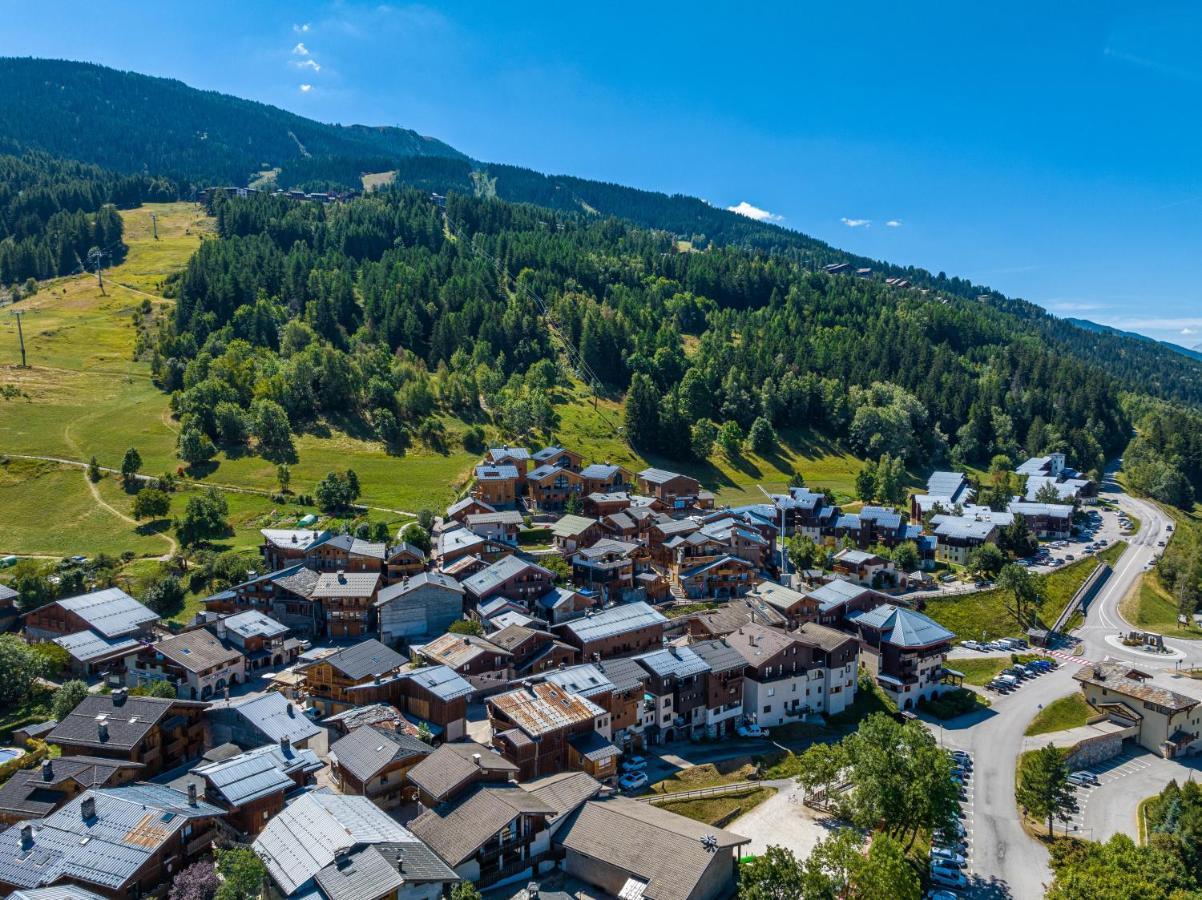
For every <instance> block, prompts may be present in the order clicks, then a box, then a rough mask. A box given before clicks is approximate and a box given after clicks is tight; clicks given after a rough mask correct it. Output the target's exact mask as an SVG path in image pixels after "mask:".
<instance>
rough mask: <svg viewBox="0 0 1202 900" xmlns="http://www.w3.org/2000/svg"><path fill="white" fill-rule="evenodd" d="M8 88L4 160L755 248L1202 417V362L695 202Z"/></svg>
mask: <svg viewBox="0 0 1202 900" xmlns="http://www.w3.org/2000/svg"><path fill="white" fill-rule="evenodd" d="M0 83H3V84H4V85H5V88H6V90H4V91H3V92H0V149H4V148H6V147H7V148H10V149H14V150H23V149H26V148H30V147H33V148H40V149H44V150H47V151H49V152H51V153H54V154H57V155H59V156H62V157H66V158H71V159H79V160H83V161H85V162H90V163H95V164H99V165H101V166H104V167H106V168H110V169H113V170H116V171H119V172H127V173H128V172H137V173H141V172H149V173H153V174H157V175H166V176H169V177H170V178H172V179H174V180H176V181H178V182H179V183H180V184H181V185H183V186H185V187H184V189H183V191H182V195H185V196H186V195H187V194H188V192H189V190H190V188H191V187H197V186H209V185H212V184H236V185H245V184H247V183H249V181H250V180H252V179H253V178H255V177H256V174H257V173H259V172H261V171H266V170H273V169H277V168H278V169H279V171H278V173H276V174H275V176H274V177H275V180H274V183H275V184H276V185H278V186H280V187H286V188H293V187H298V188H305V189H310V190H319V189H325V188H329V187H335V186H337V187H352V188H358V187H360V186H361V178H362V176H363V175H364V174H366V173H383V172H393V173H395V179H396V181H398V182H400V183H404V184H409V185H411V186H414V187H417V188H420V189H421V190H424V191H437V192H439V193H444V194H445V193H449V192H457V193H464V194H469V195H474V196H479V197H497V198H499V199H502V200H507V201H510V202H515V203H533V204H537V205H539V206H542V207H546V208H549V209H552V210H558V211H562V212H570V213H576V214H580V215H581V216H585V217H592V218H595V219H603V218H605V217H609V216H615V217H618V218H621V219H625V220H627V221H629V222H632V223H634V224H635V225H639V226H641V227H643V228H649V229H657V230H663V231H666V232H668V233H670V234H671V235H673V236H675V237H676V238H678V239H681V240H685V241H689V242H691V244H692V246H693V247H695V248H697V249H704V248H706V247H709V246H711V245H713V246H716V247H738V248H744V249H750V250H754V251H759V252H762V253H764V254H768V255H772V256H781V257H784V259H785V261H787V262H788V263H790V264H798V265H801V266H803V267H804V268H807V269H811V270H812V269H817V268H820V267H821V266H823V265H825V264H828V263H835V262H847V263H850V264H851V265H853V266H856V267H868V268H872V269H873V271H874V273H875V274H876V276H877V277H878V278H881V277H885V276H892V277H897V278H904V279H906V280H908V281H910V282H912V283H913V284H914V285H915V286H917V287H919V288H925V289H927V290H929V291H933V292H937V293H939V294H942V295H952V296H956V297H960V298H963V299H965V300H970V301H974V302H979V303H981V304H984V305H988V306H992V307H996V308H997V309H999V310H1001V311H1003V312H1005V313H1009V314H1010V315H1011V316H1015V317H1018V318H1019V319H1021V320H1023V323H1024V325H1023V328H1022V330H1023V331H1024V332H1027V333H1032V334H1037V335H1039V336H1040V338H1041V339H1042V341H1043V342H1044V343H1045V344H1046V345H1048V346H1049V347H1054V348H1056V349H1057V350H1058V351H1059V352H1060V353H1063V354H1067V355H1070V356H1073V357H1075V358H1077V359H1080V360H1083V361H1086V362H1089V363H1093V364H1095V365H1098V366H1102V367H1104V368H1105V369H1106V370H1107V371H1108V372H1110V373H1111V374H1112V375H1114V376H1115V377H1116V378H1119V379H1122V380H1124V381H1126V382H1128V383H1129V385H1130V387H1131V388H1132V389H1133V390H1136V391H1137V392H1142V393H1148V394H1151V395H1152V396H1156V397H1160V398H1163V399H1168V400H1174V401H1179V402H1183V403H1187V404H1190V405H1193V406H1202V362H1199V361H1197V360H1192V359H1189V358H1186V357H1184V356H1181V355H1178V354H1176V353H1174V352H1172V351H1168V350H1165V349H1164V348H1162V347H1159V346H1157V345H1156V344H1155V343H1153V342H1149V341H1144V340H1139V339H1134V338H1128V337H1126V336H1123V335H1118V334H1112V333H1107V332H1102V331H1099V332H1088V331H1085V330H1083V329H1080V328H1078V327H1076V326H1074V325H1073V324H1071V323H1070V322H1068V321H1067V320H1064V319H1058V318H1056V317H1054V316H1051V315H1049V314H1048V313H1047V312H1046V311H1045V310H1043V309H1042V308H1040V307H1038V306H1036V305H1034V304H1032V303H1027V302H1025V301H1022V300H1016V299H1011V298H1007V297H1004V296H1002V295H1000V294H998V293H996V292H993V291H990V290H989V289H988V288H986V287H984V286H981V285H977V284H974V283H972V282H971V281H970V280H968V279H963V278H955V277H948V276H947V275H945V274H944V273H942V272H940V273H937V274H932V273H930V272H927V271H926V270H924V269H921V268H917V267H913V266H898V265H893V264H890V263H885V262H881V261H875V260H871V259H866V258H863V257H860V256H856V255H854V254H848V253H845V252H843V251H841V250H839V249H837V248H833V247H831V246H829V245H828V244H826V243H824V242H822V241H818V240H815V239H813V238H811V237H808V236H806V235H803V234H800V233H798V232H796V231H791V230H789V229H786V228H782V227H780V226H778V225H773V224H770V223H763V222H755V221H753V220H751V219H748V218H745V217H743V216H739V215H736V214H734V213H731V212H728V211H727V210H724V209H720V208H717V207H714V206H710V205H709V204H707V203H705V202H704V201H702V200H698V199H696V198H693V197H686V196H680V195H675V196H668V195H666V194H661V193H656V192H654V191H642V190H635V189H633V188H628V187H623V186H621V185H616V184H608V183H604V182H596V181H589V180H587V179H582V178H574V177H571V176H562V175H560V176H548V175H543V174H540V173H538V172H533V171H531V170H529V169H523V168H520V167H516V166H509V165H496V164H485V163H480V162H476V161H473V160H469V159H468V158H466V157H465V156H464V155H463V154H461V153H459V152H458V151H456V150H454V149H452V148H451V147H448V146H447V145H445V144H442V143H441V142H439V141H436V140H433V139H430V138H424V137H421V136H419V135H417V134H415V133H414V132H411V131H407V130H405V129H398V128H372V127H367V126H345V127H344V126H333V125H325V124H322V123H318V122H314V121H312V120H309V119H305V118H303V117H301V116H297V115H294V114H292V113H288V112H285V111H283V110H280V109H277V108H275V107H271V106H267V105H265V104H261V103H254V102H251V101H246V100H241V99H238V98H236V97H230V96H227V95H223V94H218V93H215V92H212V91H200V90H196V89H195V88H191V87H188V86H187V85H185V84H183V83H181V82H178V81H172V80H169V79H163V78H150V77H147V76H144V75H138V74H135V73H129V72H118V71H116V70H113V69H107V68H104V67H102V66H96V65H91V64H86V63H75V62H65V61H54V60H36V59H11V58H10V59H0ZM978 298H979V299H978Z"/></svg>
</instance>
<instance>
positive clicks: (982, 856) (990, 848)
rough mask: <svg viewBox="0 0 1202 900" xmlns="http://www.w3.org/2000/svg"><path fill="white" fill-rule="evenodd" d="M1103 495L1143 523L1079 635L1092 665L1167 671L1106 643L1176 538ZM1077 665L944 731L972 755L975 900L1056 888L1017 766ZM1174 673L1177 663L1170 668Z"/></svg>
mask: <svg viewBox="0 0 1202 900" xmlns="http://www.w3.org/2000/svg"><path fill="white" fill-rule="evenodd" d="M1102 492H1103V495H1104V496H1105V497H1106V499H1108V500H1112V501H1114V502H1115V503H1117V504H1118V505H1119V507H1120V508H1122V509H1124V510H1126V511H1127V512H1128V513H1130V514H1131V515H1133V516H1135V517H1136V518H1137V519H1139V522H1140V529H1139V532H1138V533H1136V534H1135V535H1133V536H1132V537H1130V538H1129V539H1128V541H1127V549H1126V551H1125V552H1124V553H1123V555H1122V556H1121V557H1120V558H1119V560H1118V562H1117V563H1116V565H1115V566H1114V571H1113V573H1112V574H1111V576H1110V578H1109V579H1108V580H1107V581H1106V583H1105V584H1104V585H1103V586H1102V588H1101V590H1100V591H1099V592H1098V594H1097V595H1096V596H1095V597H1094V598H1093V600H1092V602H1090V604H1089V605H1088V607H1087V608H1086V610H1085V623H1084V625H1082V626H1081V627H1080V628H1079V629H1078V630H1077V631H1076V632H1074V636H1075V637H1077V638H1078V639H1079V640H1080V645H1081V648H1082V651H1083V652H1082V653H1081V655H1080V658H1081V659H1082V660H1083V661H1085V660H1101V659H1104V658H1105V657H1107V656H1109V657H1113V658H1123V659H1129V660H1131V661H1132V662H1136V661H1138V662H1139V663H1140V664H1141V665H1142V666H1143V667H1145V668H1148V667H1151V668H1164V667H1166V663H1165V661H1164V660H1156V659H1155V658H1153V657H1150V656H1149V655H1148V654H1146V653H1141V652H1138V651H1132V650H1128V649H1126V648H1124V647H1122V646H1121V645H1117V646H1116V645H1115V644H1114V643H1111V642H1109V641H1107V637H1111V638H1113V637H1114V636H1116V635H1118V634H1119V633H1120V632H1122V631H1128V630H1132V629H1133V628H1134V626H1132V625H1130V624H1128V623H1127V622H1126V621H1124V620H1123V618H1122V616H1121V614H1120V613H1119V604H1120V602H1121V601H1122V599H1123V598H1124V597H1125V596H1126V595H1127V593H1128V592H1129V591H1130V590H1131V588H1132V586H1133V585H1134V584H1135V583H1136V581H1137V580H1138V579H1139V577H1140V575H1141V574H1142V573H1143V571H1144V568H1145V567H1146V566H1147V564H1148V563H1149V562H1150V561H1151V560H1152V559H1153V558H1154V557H1155V555H1156V553H1157V550H1158V542H1159V541H1161V540H1165V539H1166V538H1167V536H1168V534H1169V530H1168V526H1169V525H1170V523H1171V520H1170V519H1169V517H1168V516H1167V515H1166V514H1165V513H1164V512H1162V511H1161V510H1160V509H1159V508H1158V507H1157V506H1155V505H1154V504H1152V503H1148V502H1146V501H1143V500H1137V499H1136V498H1134V497H1131V496H1129V495H1127V494H1126V493H1124V492H1123V490H1122V488H1121V487H1120V486H1119V485H1118V483H1117V482H1115V481H1114V480H1113V477H1112V476H1108V478H1107V479H1106V481H1105V482H1104V483H1103V485H1102ZM1165 643H1166V644H1167V645H1169V646H1170V647H1171V648H1172V649H1174V650H1176V651H1178V653H1180V654H1181V656H1180V657H1174V661H1175V660H1176V659H1178V658H1180V659H1183V662H1182V665H1185V664H1194V665H1202V646H1200V645H1199V644H1200V643H1202V642H1193V641H1184V640H1169V639H1166V641H1165ZM1077 665H1078V664H1077V663H1073V662H1064V663H1063V664H1062V665H1061V666H1060V668H1058V669H1057V670H1056V671H1054V672H1052V673H1050V674H1048V675H1044V676H1041V677H1039V678H1036V679H1034V680H1033V681H1031V682H1028V683H1026V684H1024V685H1023V686H1022V688H1020V689H1019V690H1018V691H1016V692H1014V693H1013V694H1010V695H1008V696H1003V697H997V698H995V699H994V705H993V707H991V708H990V709H988V710H985V711H983V712H981V713H978V714H976V715H974V716H969V717H964V719H962V720H957V721H956V722H954V723H953V725H952V726H950V727H948V726H945V727H944V728H943V729H942V731H941V739H942V741H943V743H944V744H945V745H946V746H949V747H954V748H958V749H963V750H967V751H969V752H970V753H972V755H973V760H974V765H975V771H974V790H973V795H972V814H971V817H970V819H969V821H970V823H971V869H972V872H973V886H972V888H971V890H970V892H969V893H970V894H971V895H972V896H977V897H1014V898H1022V900H1026V898H1034V897H1041V896H1043V895H1044V893H1045V891H1046V885H1048V884H1050V883H1051V880H1052V873H1051V870H1050V869H1049V867H1048V853H1047V850H1046V849H1045V848H1044V846H1043V845H1042V844H1041V843H1039V842H1038V841H1036V840H1034V839H1033V838H1032V837H1031V836H1030V835H1028V834H1027V833H1026V832H1025V831H1024V830H1023V827H1022V824H1021V823H1020V821H1019V816H1018V811H1017V809H1016V808H1015V803H1014V778H1015V766H1016V763H1017V759H1018V756H1019V754H1020V753H1021V752H1022V749H1023V735H1024V732H1025V731H1026V728H1027V726H1028V725H1029V724H1030V722H1031V720H1032V719H1033V718H1034V717H1035V715H1036V714H1037V713H1038V712H1039V710H1040V709H1041V708H1043V707H1044V706H1046V705H1047V704H1048V703H1051V702H1052V701H1054V700H1057V699H1059V698H1060V697H1064V696H1066V695H1068V694H1071V693H1073V692H1074V691H1075V690H1076V682H1074V681H1073V672H1074V671H1076V668H1077ZM1167 667H1168V668H1172V663H1171V662H1170V663H1168V665H1167Z"/></svg>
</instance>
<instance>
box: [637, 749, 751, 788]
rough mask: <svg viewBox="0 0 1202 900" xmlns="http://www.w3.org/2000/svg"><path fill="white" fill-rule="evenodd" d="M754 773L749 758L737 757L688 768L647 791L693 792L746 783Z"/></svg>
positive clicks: (658, 782)
mask: <svg viewBox="0 0 1202 900" xmlns="http://www.w3.org/2000/svg"><path fill="white" fill-rule="evenodd" d="M755 771H756V764H755V762H754V761H753V760H752V759H751V757H750V756H739V757H735V758H734V759H727V760H723V761H722V762H718V763H704V764H703V765H700V766H690V767H689V768H687V769H681V770H680V771H679V772H677V773H675V774H674V775H670V776H669V777H667V778H665V779H664V780H663V781H657V782H656V783H655V784H653V785H651V787H650V788H648V790H649V791H650V792H651V793H653V794H675V793H677V792H679V791H695V790H697V789H698V788H709V787H719V786H721V785H724V784H736V783H738V782H740V781H747V780H748V779H749V778H750V777H751V775H752V774H753V773H754V772H755Z"/></svg>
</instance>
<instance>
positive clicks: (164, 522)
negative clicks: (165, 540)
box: [134, 518, 171, 537]
mask: <svg viewBox="0 0 1202 900" xmlns="http://www.w3.org/2000/svg"><path fill="white" fill-rule="evenodd" d="M170 529H171V520H170V519H168V518H162V519H151V520H150V521H149V522H143V523H142V524H141V525H139V526H138V527H137V528H135V529H134V531H136V532H137V533H138V534H140V535H142V536H143V537H151V536H153V535H156V534H165V533H166V532H167V531H169V530H170Z"/></svg>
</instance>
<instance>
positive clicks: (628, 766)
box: [619, 756, 647, 772]
mask: <svg viewBox="0 0 1202 900" xmlns="http://www.w3.org/2000/svg"><path fill="white" fill-rule="evenodd" d="M619 768H621V770H622V771H623V772H641V771H643V769H645V768H647V760H645V759H643V757H641V756H627V757H625V758H623V760H622V762H621V763H619Z"/></svg>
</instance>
